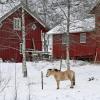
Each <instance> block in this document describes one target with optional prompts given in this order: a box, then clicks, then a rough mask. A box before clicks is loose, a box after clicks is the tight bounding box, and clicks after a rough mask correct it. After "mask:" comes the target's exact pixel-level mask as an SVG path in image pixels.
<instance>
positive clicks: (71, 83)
mask: <svg viewBox="0 0 100 100" xmlns="http://www.w3.org/2000/svg"><path fill="white" fill-rule="evenodd" d="M70 81H71V86H70V88H73V81H72V80H70Z"/></svg>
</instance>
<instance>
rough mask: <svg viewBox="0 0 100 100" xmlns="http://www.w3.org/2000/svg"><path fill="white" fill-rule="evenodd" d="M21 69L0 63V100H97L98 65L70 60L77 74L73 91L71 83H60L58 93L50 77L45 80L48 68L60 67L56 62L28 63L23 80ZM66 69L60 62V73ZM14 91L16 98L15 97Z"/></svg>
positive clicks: (99, 88)
mask: <svg viewBox="0 0 100 100" xmlns="http://www.w3.org/2000/svg"><path fill="white" fill-rule="evenodd" d="M21 66H22V65H21V64H20V63H18V64H15V63H0V77H1V84H0V100H100V65H99V64H98V65H96V64H89V63H87V62H82V61H76V62H73V61H71V69H72V70H74V71H75V72H76V85H75V88H73V89H70V82H69V81H63V82H61V84H60V89H59V90H57V89H56V82H55V80H54V78H53V77H49V78H47V77H45V74H46V71H47V69H48V68H59V67H60V62H59V61H54V62H46V61H40V62H28V63H27V68H28V78H23V77H22V67H21ZM65 69H66V66H65V62H64V61H63V65H62V70H65ZM15 71H16V75H15ZM41 71H43V73H44V89H43V90H42V89H41ZM15 76H16V81H15ZM91 77H94V80H92V81H89V78H91ZM15 83H16V87H15ZM15 89H16V91H17V96H15V95H16V92H15ZM15 97H17V98H15Z"/></svg>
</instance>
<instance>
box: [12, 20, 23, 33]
mask: <svg viewBox="0 0 100 100" xmlns="http://www.w3.org/2000/svg"><path fill="white" fill-rule="evenodd" d="M13 21H14V24H13V28H14V30H19V31H20V30H21V18H14V20H13Z"/></svg>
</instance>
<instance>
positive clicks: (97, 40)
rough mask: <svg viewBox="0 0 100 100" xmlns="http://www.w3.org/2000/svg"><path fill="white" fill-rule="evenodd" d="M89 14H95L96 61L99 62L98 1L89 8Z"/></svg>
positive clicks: (99, 3)
mask: <svg viewBox="0 0 100 100" xmlns="http://www.w3.org/2000/svg"><path fill="white" fill-rule="evenodd" d="M90 13H91V14H94V15H95V25H96V29H95V33H96V58H95V60H96V61H99V62H100V1H98V3H97V5H96V6H95V7H94V8H93V9H92V10H91V12H90Z"/></svg>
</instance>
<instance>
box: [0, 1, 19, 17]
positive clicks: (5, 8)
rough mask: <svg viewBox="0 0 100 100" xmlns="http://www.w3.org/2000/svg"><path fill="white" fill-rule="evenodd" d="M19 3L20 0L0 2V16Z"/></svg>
mask: <svg viewBox="0 0 100 100" xmlns="http://www.w3.org/2000/svg"><path fill="white" fill-rule="evenodd" d="M19 4H20V1H18V0H16V1H14V2H12V3H11V2H9V3H5V4H0V18H1V17H2V16H4V15H5V14H6V13H8V12H9V11H11V10H12V9H13V8H15V7H16V6H17V5H19Z"/></svg>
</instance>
